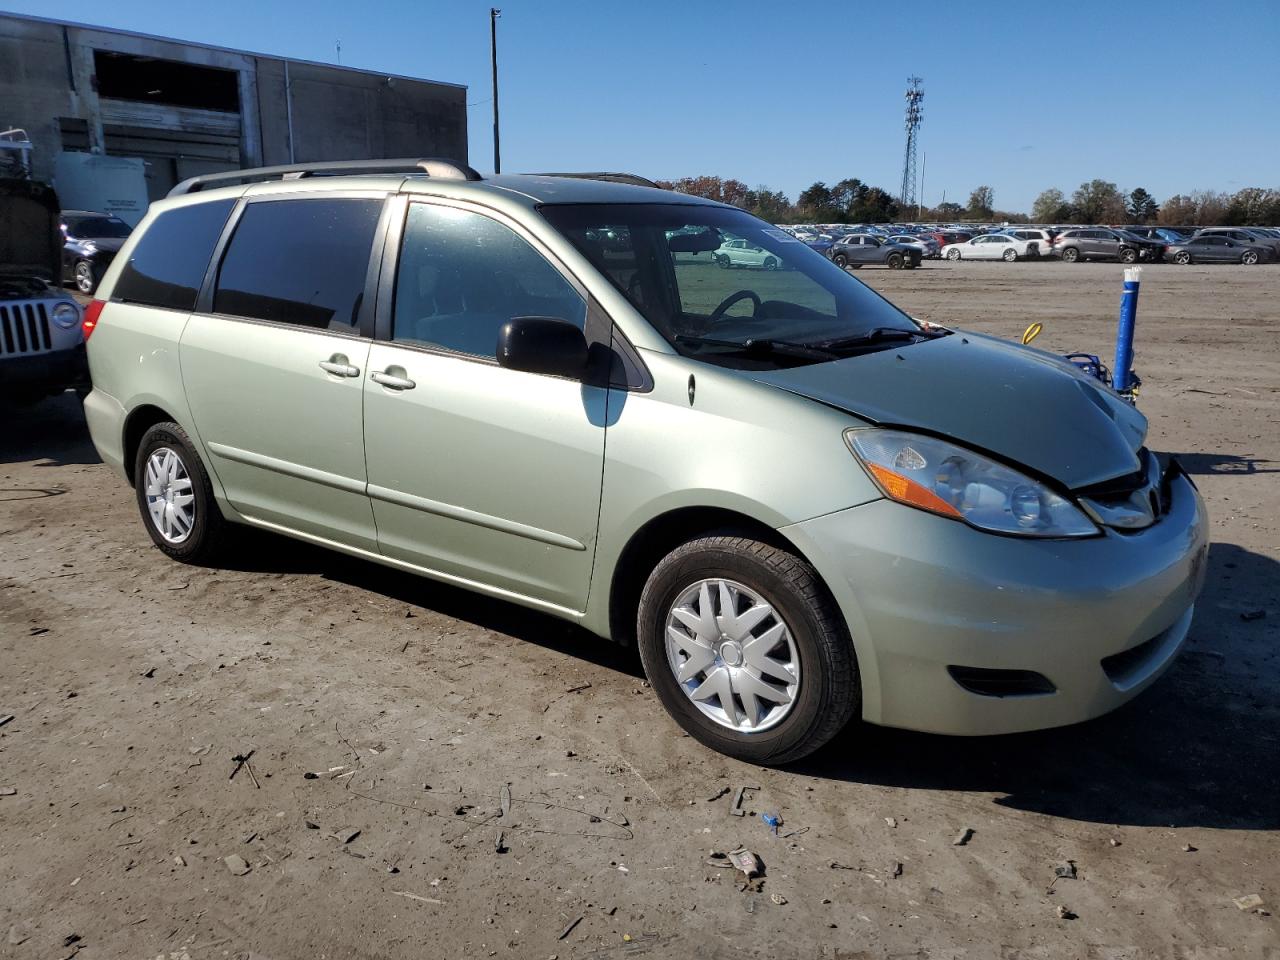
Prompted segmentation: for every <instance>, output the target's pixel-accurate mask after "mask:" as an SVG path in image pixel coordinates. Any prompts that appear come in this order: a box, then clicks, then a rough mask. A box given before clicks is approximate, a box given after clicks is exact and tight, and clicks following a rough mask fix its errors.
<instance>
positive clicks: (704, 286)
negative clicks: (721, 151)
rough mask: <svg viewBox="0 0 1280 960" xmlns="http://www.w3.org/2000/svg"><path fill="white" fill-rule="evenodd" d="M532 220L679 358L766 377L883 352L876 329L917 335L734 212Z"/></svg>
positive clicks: (645, 210) (551, 208) (577, 208)
mask: <svg viewBox="0 0 1280 960" xmlns="http://www.w3.org/2000/svg"><path fill="white" fill-rule="evenodd" d="M542 213H543V215H544V216H545V217H546V218H547V219H548V220H549V221H550V222H551V223H552V224H553V225H554V226H555V227H556V229H558V230H559V231H560V232H561V233H563V234H564V235H565V236H566V237H567V238H568V239H569V240H570V242H572V243H573V245H574V246H575V247H577V248H578V250H579V251H580V252H581V253H582V254H583V255H584V256H585V257H586V258H587V259H588V260H590V261H591V262H592V263H593V264H594V265H595V266H596V267H597V268H599V270H600V272H601V273H603V274H604V276H605V277H607V278H608V279H609V281H610V282H611V283H612V284H613V285H614V286H615V287H617V288H618V290H620V291H621V292H622V293H623V294H624V295H625V296H626V297H627V299H628V300H630V301H631V303H632V304H633V305H634V306H635V308H636V309H637V310H638V311H639V312H640V313H641V314H642V315H643V316H644V317H645V319H647V320H648V321H649V322H650V323H651V324H652V325H653V326H654V328H655V329H656V330H657V331H658V332H659V333H661V334H662V336H663V337H665V338H666V339H667V340H668V341H669V342H670V343H671V344H672V345H673V346H675V348H676V349H677V350H679V351H680V352H681V353H684V354H686V355H690V356H697V357H698V358H699V359H703V360H708V361H711V362H715V363H721V364H723V365H726V366H739V367H742V366H751V367H769V366H777V365H780V364H784V363H785V364H788V365H791V364H795V363H797V362H805V363H814V362H820V361H822V360H830V359H835V358H836V357H837V356H840V355H844V352H845V351H846V350H847V349H848V344H850V343H853V342H858V343H859V347H858V349H859V350H866V349H883V348H884V346H885V343H884V342H883V341H884V340H885V336H884V335H885V333H886V331H888V332H890V333H901V334H902V335H903V336H902V337H900V338H898V345H901V342H902V339H904V338H905V339H908V340H909V339H911V338H912V337H914V336H916V335H920V336H923V334H922V333H921V328H920V327H919V326H917V325H916V324H915V323H913V322H912V321H911V319H910V318H909V317H907V316H906V315H905V314H904V313H902V311H900V310H899V309H898V308H897V307H895V306H893V305H892V304H890V303H889V302H888V301H887V300H885V299H884V298H882V297H881V296H880V295H879V294H877V293H875V292H873V291H872V290H870V289H869V288H868V287H866V286H864V285H863V284H862V283H861V282H859V281H858V280H855V279H854V278H853V277H852V276H850V275H849V274H848V273H846V272H845V271H843V270H841V269H840V268H839V267H837V266H836V265H835V264H833V263H832V262H831V261H830V260H828V259H827V258H826V257H824V256H822V255H821V254H820V253H817V252H815V251H814V250H811V249H810V248H809V247H807V246H806V245H805V244H804V243H801V242H800V241H798V240H797V239H796V238H795V237H793V236H791V235H790V234H788V233H787V232H786V231H784V230H780V229H779V228H777V227H774V226H771V225H770V224H768V223H765V222H764V221H763V220H758V219H756V218H755V217H753V216H751V215H750V214H748V213H746V212H745V211H742V210H734V209H730V208H725V207H713V206H702V205H692V204H638V203H637V204H573V205H569V204H565V205H547V206H544V207H542ZM889 339H892V337H890V338H889ZM771 344H772V345H773V347H775V348H776V349H772V348H770V345H771ZM872 344H874V346H872ZM737 347H741V348H747V347H751V348H752V349H750V350H745V349H735V348H737ZM784 347H790V348H797V347H799V348H809V349H807V350H806V349H791V350H790V351H788V350H785V349H783V348H784Z"/></svg>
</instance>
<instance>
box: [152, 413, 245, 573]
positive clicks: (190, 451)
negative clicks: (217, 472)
mask: <svg viewBox="0 0 1280 960" xmlns="http://www.w3.org/2000/svg"><path fill="white" fill-rule="evenodd" d="M161 447H168V448H170V449H171V450H173V451H174V452H175V453H176V454H177V455H178V457H179V459H180V460H181V462H182V465H183V467H184V468H185V470H186V473H187V476H188V477H189V478H190V480H191V492H192V495H193V496H194V497H195V519H194V522H193V524H192V526H191V531H190V533H189V534H188V535H187V536H186V539H184V540H183V541H182V542H181V543H171V542H170V541H168V540H166V539H165V537H164V535H163V534H162V533H161V532H160V530H159V529H158V528H157V527H156V523H155V521H154V520H153V519H152V518H151V512H150V510H149V508H148V500H147V459H148V458H149V457H150V456H151V454H152V453H153V452H155V451H156V450H158V449H159V448H161ZM133 481H134V482H133V486H134V493H135V495H136V498H137V501H138V512H139V513H141V514H142V525H143V526H144V527H146V528H147V533H148V534H150V535H151V540H152V542H153V543H155V545H156V546H157V547H159V548H160V549H161V550H162V551H163V552H164V553H165V554H167V555H168V556H170V557H171V558H173V559H174V560H178V561H180V562H182V563H191V564H199V565H206V564H211V563H213V562H214V561H215V560H216V559H217V557H218V556H219V555H220V554H221V553H222V551H223V550H224V548H225V546H226V542H227V540H228V538H229V533H230V531H229V529H228V528H229V527H230V526H231V525H230V524H229V523H228V522H227V521H226V519H225V518H224V517H223V516H222V511H220V510H219V509H218V503H217V501H216V500H214V498H213V484H212V483H211V482H210V481H209V473H208V471H207V470H205V467H204V464H203V463H202V462H201V460H200V457H199V455H198V454H197V453H196V451H195V447H194V445H193V444H192V443H191V438H190V437H188V436H187V433H186V431H185V430H183V429H182V427H180V426H178V425H177V424H176V423H157V424H155V425H154V426H152V427H150V428H149V429H148V430H147V432H146V433H144V434H143V435H142V441H141V442H140V443H139V444H138V452H137V454H136V455H135V457H134V460H133Z"/></svg>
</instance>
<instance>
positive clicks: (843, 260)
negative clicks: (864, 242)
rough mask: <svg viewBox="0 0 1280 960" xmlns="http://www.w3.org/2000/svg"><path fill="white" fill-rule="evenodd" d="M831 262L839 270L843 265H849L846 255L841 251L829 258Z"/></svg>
mask: <svg viewBox="0 0 1280 960" xmlns="http://www.w3.org/2000/svg"><path fill="white" fill-rule="evenodd" d="M831 262H832V263H834V264H835V265H836V266H837V267H839V268H840V269H841V270H843V269H844V268H845V267H847V266H848V265H849V258H848V257H846V256H845V255H844V254H843V253H837V254H836V255H835V256H834V257H832V258H831Z"/></svg>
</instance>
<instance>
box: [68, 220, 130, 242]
mask: <svg viewBox="0 0 1280 960" xmlns="http://www.w3.org/2000/svg"><path fill="white" fill-rule="evenodd" d="M130 230H131V228H130V227H129V225H128V224H127V223H125V222H124V221H123V220H121V219H119V218H118V217H71V218H69V219H68V220H67V234H68V235H69V236H72V237H84V238H85V239H89V238H93V239H99V240H101V239H108V238H109V239H123V238H125V237H127V236H129V233H130Z"/></svg>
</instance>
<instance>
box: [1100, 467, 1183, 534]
mask: <svg viewBox="0 0 1280 960" xmlns="http://www.w3.org/2000/svg"><path fill="white" fill-rule="evenodd" d="M1138 456H1139V459H1140V460H1141V461H1142V463H1143V467H1142V468H1141V469H1139V470H1137V471H1135V472H1134V473H1131V474H1129V475H1127V476H1124V477H1117V478H1116V479H1114V480H1108V481H1106V482H1104V483H1100V484H1095V485H1094V486H1092V487H1088V488H1086V489H1083V490H1077V491H1076V495H1077V497H1078V498H1079V500H1080V505H1081V506H1082V507H1084V508H1085V510H1086V511H1087V512H1088V513H1089V515H1090V516H1091V517H1093V519H1094V520H1096V521H1097V522H1098V523H1101V524H1103V525H1104V526H1107V527H1110V528H1112V529H1113V530H1116V531H1118V532H1120V533H1126V532H1131V531H1136V530H1144V529H1146V528H1147V527H1149V526H1151V525H1152V524H1153V523H1156V522H1157V521H1159V519H1160V518H1161V517H1163V516H1164V515H1165V514H1166V513H1168V512H1169V509H1170V507H1171V505H1172V498H1171V496H1170V489H1169V484H1170V483H1171V482H1172V479H1173V477H1174V476H1176V474H1177V471H1178V469H1179V468H1178V466H1177V461H1172V462H1170V463H1169V464H1167V465H1166V464H1163V463H1161V461H1160V458H1159V457H1157V456H1156V455H1155V454H1154V453H1152V452H1151V451H1149V450H1148V449H1147V448H1146V447H1143V448H1142V449H1141V450H1139V451H1138Z"/></svg>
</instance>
